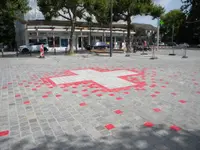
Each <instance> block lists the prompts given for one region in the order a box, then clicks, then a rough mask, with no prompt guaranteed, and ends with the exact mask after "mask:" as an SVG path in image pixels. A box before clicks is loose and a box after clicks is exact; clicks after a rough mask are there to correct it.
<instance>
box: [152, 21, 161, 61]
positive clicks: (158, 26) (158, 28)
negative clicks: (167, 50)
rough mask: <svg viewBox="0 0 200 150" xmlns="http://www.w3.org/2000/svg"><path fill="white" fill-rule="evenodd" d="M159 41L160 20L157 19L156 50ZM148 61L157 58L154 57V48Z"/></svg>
mask: <svg viewBox="0 0 200 150" xmlns="http://www.w3.org/2000/svg"><path fill="white" fill-rule="evenodd" d="M159 40H160V18H158V25H157V50H159ZM150 59H157V57H156V56H155V48H154V47H153V50H152V57H151V58H150Z"/></svg>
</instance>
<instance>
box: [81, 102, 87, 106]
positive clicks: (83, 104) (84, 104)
mask: <svg viewBox="0 0 200 150" xmlns="http://www.w3.org/2000/svg"><path fill="white" fill-rule="evenodd" d="M79 105H80V106H86V105H87V104H86V103H85V102H83V103H80V104H79Z"/></svg>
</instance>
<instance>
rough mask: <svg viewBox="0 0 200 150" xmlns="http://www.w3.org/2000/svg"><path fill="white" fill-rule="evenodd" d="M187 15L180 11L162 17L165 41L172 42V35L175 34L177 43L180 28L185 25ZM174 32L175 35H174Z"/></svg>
mask: <svg viewBox="0 0 200 150" xmlns="http://www.w3.org/2000/svg"><path fill="white" fill-rule="evenodd" d="M185 19H186V15H185V14H184V13H183V12H182V11H181V10H179V9H175V10H172V11H170V12H168V13H167V14H165V15H162V16H161V20H162V21H163V23H164V24H163V25H161V28H160V31H161V34H162V35H163V40H164V41H167V42H169V41H171V39H172V34H174V37H175V39H176V40H175V41H177V40H178V39H177V36H178V34H179V32H180V27H181V26H182V25H183V24H184V23H185ZM173 30H174V33H172V32H173Z"/></svg>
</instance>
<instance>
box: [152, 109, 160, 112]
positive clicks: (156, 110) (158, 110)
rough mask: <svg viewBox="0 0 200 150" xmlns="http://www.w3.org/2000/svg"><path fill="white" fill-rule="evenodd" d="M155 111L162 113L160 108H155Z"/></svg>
mask: <svg viewBox="0 0 200 150" xmlns="http://www.w3.org/2000/svg"><path fill="white" fill-rule="evenodd" d="M153 110H154V111H155V112H160V111H161V109H160V108H154V109H153Z"/></svg>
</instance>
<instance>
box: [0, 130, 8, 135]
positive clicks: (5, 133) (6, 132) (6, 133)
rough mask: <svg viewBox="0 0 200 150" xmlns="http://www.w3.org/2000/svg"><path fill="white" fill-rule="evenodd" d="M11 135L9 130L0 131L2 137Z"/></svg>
mask: <svg viewBox="0 0 200 150" xmlns="http://www.w3.org/2000/svg"><path fill="white" fill-rule="evenodd" d="M8 134H9V131H8V130H5V131H0V136H7V135H8Z"/></svg>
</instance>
